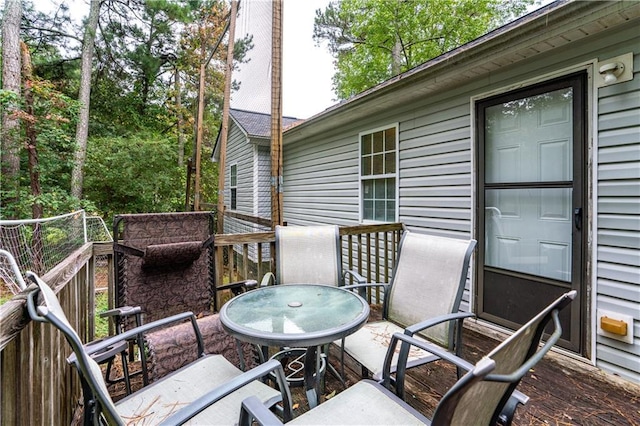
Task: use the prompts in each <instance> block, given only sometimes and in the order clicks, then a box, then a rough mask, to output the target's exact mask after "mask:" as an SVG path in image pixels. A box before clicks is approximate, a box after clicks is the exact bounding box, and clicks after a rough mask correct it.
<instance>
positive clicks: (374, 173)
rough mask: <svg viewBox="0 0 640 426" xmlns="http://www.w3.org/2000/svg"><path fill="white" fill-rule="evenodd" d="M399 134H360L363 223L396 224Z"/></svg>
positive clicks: (390, 131) (394, 129)
mask: <svg viewBox="0 0 640 426" xmlns="http://www.w3.org/2000/svg"><path fill="white" fill-rule="evenodd" d="M397 134H398V128H397V126H393V127H387V128H383V129H379V130H375V131H372V132H368V133H361V134H360V200H361V209H362V213H361V217H362V220H363V221H376V222H395V221H396V217H397V214H396V209H397V205H398V203H397V190H396V186H397V169H398V164H397V159H398V154H397V150H398V144H397V140H398V137H397Z"/></svg>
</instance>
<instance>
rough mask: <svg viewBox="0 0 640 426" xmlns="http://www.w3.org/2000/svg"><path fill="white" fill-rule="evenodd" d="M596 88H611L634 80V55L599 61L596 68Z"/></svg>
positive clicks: (630, 53) (629, 54) (628, 54)
mask: <svg viewBox="0 0 640 426" xmlns="http://www.w3.org/2000/svg"><path fill="white" fill-rule="evenodd" d="M594 71H595V72H594V74H595V75H594V77H595V83H596V87H605V86H611V85H613V84H617V83H623V82H625V81H630V80H633V53H632V52H629V53H625V54H624V55H620V56H616V57H615V58H608V59H604V60H602V61H598V62H597V63H596V64H595V67H594Z"/></svg>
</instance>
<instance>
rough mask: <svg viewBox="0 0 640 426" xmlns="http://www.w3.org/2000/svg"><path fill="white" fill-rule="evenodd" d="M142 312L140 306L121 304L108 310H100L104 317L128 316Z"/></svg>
mask: <svg viewBox="0 0 640 426" xmlns="http://www.w3.org/2000/svg"><path fill="white" fill-rule="evenodd" d="M141 313H142V308H140V306H120V307H119V308H114V309H109V310H108V311H104V312H100V316H101V317H102V318H107V317H128V316H131V315H138V314H141Z"/></svg>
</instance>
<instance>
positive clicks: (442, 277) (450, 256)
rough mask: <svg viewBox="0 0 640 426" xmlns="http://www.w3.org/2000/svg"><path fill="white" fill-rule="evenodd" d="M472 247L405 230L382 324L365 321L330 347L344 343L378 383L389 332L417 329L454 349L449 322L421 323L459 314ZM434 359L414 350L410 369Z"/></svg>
mask: <svg viewBox="0 0 640 426" xmlns="http://www.w3.org/2000/svg"><path fill="white" fill-rule="evenodd" d="M475 244H476V241H475V240H458V239H453V238H445V237H438V236H433V235H423V234H418V233H415V232H410V231H405V232H404V234H403V236H402V240H401V241H400V245H399V248H398V260H397V264H396V266H395V269H394V273H393V276H392V280H391V283H390V285H389V286H388V287H387V288H386V291H385V295H384V308H383V320H382V321H381V322H376V323H369V324H367V325H366V326H365V327H363V328H362V329H360V330H358V331H357V332H356V333H354V334H352V335H350V336H348V337H346V339H344V340H343V341H342V342H340V341H337V342H334V343H336V344H337V345H339V346H342V345H344V352H346V353H347V354H349V355H350V356H351V357H353V358H354V359H355V360H356V361H358V362H359V363H360V364H361V365H362V366H363V367H365V368H366V369H367V370H368V371H369V372H370V373H372V374H373V377H374V378H376V379H379V378H380V372H381V370H382V364H383V361H384V357H385V354H386V349H387V347H388V344H389V341H390V340H391V337H392V336H393V333H395V332H404V331H405V329H406V328H407V327H409V326H415V327H416V328H417V329H419V330H418V331H419V334H420V335H421V338H422V337H424V338H427V339H428V340H430V341H433V342H435V343H438V344H439V345H441V346H444V347H447V348H449V349H450V350H454V349H455V347H454V346H455V345H454V325H455V324H454V323H453V321H445V322H444V323H441V324H438V325H434V326H429V327H427V328H424V329H423V328H422V327H420V326H419V324H420V323H424V322H425V321H428V320H434V319H437V318H444V316H446V315H450V314H457V313H458V310H459V307H460V301H461V299H462V292H463V291H464V286H465V283H466V280H467V273H468V268H469V261H470V258H471V254H472V253H473V250H474V248H475ZM460 315H461V316H462V315H466V316H469V314H460ZM416 337H417V336H416ZM396 358H397V355H396V357H395V358H394V360H393V363H392V366H391V371H392V372H394V371H395V367H396ZM435 359H437V357H434V356H433V355H431V354H428V353H421V351H420V350H418V349H416V350H415V351H414V352H412V353H411V354H410V358H409V363H408V366H413V365H419V364H424V363H427V362H431V361H434V360H435Z"/></svg>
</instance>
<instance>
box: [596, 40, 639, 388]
mask: <svg viewBox="0 0 640 426" xmlns="http://www.w3.org/2000/svg"><path fill="white" fill-rule="evenodd" d="M635 46H640V38H639V39H638V40H637V41H636V43H635ZM629 50H631V49H629ZM633 68H634V70H635V75H634V79H633V80H631V81H628V82H624V83H620V84H615V85H612V86H609V87H604V88H601V89H599V92H598V119H597V122H598V138H597V140H598V146H597V164H598V170H597V180H598V182H597V185H598V186H597V194H598V200H597V211H598V217H597V241H598V252H597V264H596V280H597V293H596V306H597V308H599V309H605V310H608V311H612V312H619V313H622V314H626V315H630V316H632V317H634V327H633V329H634V330H633V333H634V335H635V336H636V338H635V339H634V344H633V345H628V344H626V343H623V342H618V341H616V340H613V339H609V338H607V337H604V336H600V335H597V336H596V354H597V365H598V366H599V367H600V368H602V369H604V370H607V371H610V372H613V373H616V374H619V375H620V376H623V377H625V378H628V379H630V380H632V381H635V382H637V383H640V339H638V337H637V336H640V73H639V72H638V70H640V52H639V51H638V50H637V48H636V52H635V54H634V67H633Z"/></svg>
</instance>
